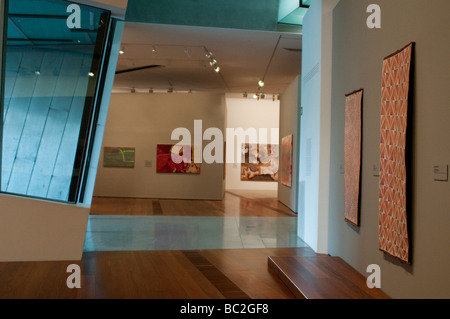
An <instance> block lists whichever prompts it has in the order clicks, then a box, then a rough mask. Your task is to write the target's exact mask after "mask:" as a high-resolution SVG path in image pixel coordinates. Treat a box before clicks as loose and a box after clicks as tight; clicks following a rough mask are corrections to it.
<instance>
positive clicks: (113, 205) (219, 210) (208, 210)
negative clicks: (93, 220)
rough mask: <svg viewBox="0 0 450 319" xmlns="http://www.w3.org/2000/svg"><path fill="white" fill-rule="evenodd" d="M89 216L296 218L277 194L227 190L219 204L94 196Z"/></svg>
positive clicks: (213, 202) (201, 201)
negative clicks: (279, 199)
mask: <svg viewBox="0 0 450 319" xmlns="http://www.w3.org/2000/svg"><path fill="white" fill-rule="evenodd" d="M91 214H92V215H146V216H152V215H154V216H158V215H164V216H222V217H223V216H259V217H295V216H297V215H296V214H295V213H294V212H292V210H290V209H289V208H288V207H287V206H285V205H284V204H282V203H281V202H279V201H278V199H277V197H276V195H275V196H273V194H272V193H269V196H268V195H267V193H266V192H256V191H253V192H249V191H246V192H243V191H227V192H226V193H225V195H224V198H223V200H221V201H211V200H183V199H147V198H115V197H94V198H93V200H92V205H91Z"/></svg>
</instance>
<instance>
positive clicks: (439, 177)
mask: <svg viewBox="0 0 450 319" xmlns="http://www.w3.org/2000/svg"><path fill="white" fill-rule="evenodd" d="M433 171H434V180H435V181H440V182H448V165H434V166H433Z"/></svg>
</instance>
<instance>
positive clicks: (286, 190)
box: [278, 75, 304, 236]
mask: <svg viewBox="0 0 450 319" xmlns="http://www.w3.org/2000/svg"><path fill="white" fill-rule="evenodd" d="M300 84H301V76H300V75H299V76H297V77H296V78H295V79H294V80H293V81H292V83H290V85H289V86H288V87H287V88H286V90H285V91H284V92H283V94H282V95H281V99H280V142H279V143H280V145H281V143H282V139H283V138H284V137H286V136H288V135H292V176H291V186H287V185H283V184H282V183H281V178H279V180H278V200H279V201H280V202H282V203H283V204H284V205H286V206H287V207H289V208H290V209H291V210H292V211H293V212H295V213H299V218H301V217H302V216H304V211H301V212H300V211H299V210H298V182H299V179H298V171H299V164H298V163H299V152H298V151H299V135H300V114H301V107H300V104H301V88H300ZM280 159H281V154H280ZM299 235H300V236H302V234H299Z"/></svg>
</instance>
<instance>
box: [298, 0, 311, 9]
mask: <svg viewBox="0 0 450 319" xmlns="http://www.w3.org/2000/svg"><path fill="white" fill-rule="evenodd" d="M298 6H299V7H302V8H309V5H307V4H303V0H299V5H298Z"/></svg>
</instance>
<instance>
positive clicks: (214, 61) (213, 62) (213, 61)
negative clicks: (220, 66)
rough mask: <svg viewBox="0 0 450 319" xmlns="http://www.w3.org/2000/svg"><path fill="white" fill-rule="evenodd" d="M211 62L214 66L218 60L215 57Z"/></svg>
mask: <svg viewBox="0 0 450 319" xmlns="http://www.w3.org/2000/svg"><path fill="white" fill-rule="evenodd" d="M209 64H210V65H211V66H214V65H216V64H217V61H216V60H215V59H212V60H211V62H209Z"/></svg>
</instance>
